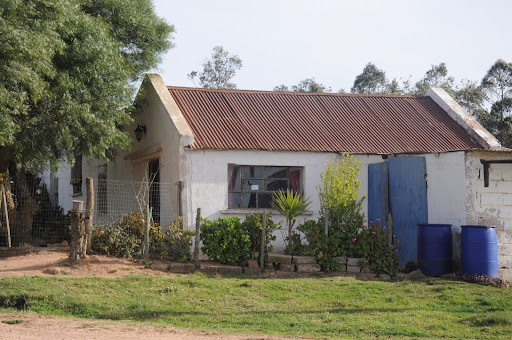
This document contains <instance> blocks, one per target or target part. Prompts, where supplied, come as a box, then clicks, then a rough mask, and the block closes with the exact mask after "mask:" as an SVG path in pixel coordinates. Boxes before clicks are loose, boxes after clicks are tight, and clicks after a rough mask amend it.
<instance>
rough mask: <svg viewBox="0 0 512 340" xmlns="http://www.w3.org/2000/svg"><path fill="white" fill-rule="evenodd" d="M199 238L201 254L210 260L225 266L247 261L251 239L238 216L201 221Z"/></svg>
mask: <svg viewBox="0 0 512 340" xmlns="http://www.w3.org/2000/svg"><path fill="white" fill-rule="evenodd" d="M200 237H201V241H202V243H203V246H202V247H201V250H202V252H203V253H205V254H207V255H208V258H210V259H212V260H217V261H219V262H220V263H227V264H235V263H243V262H245V261H247V260H249V256H250V252H251V239H250V236H249V235H248V234H247V233H246V232H245V230H244V228H243V226H242V223H241V222H240V218H239V217H238V216H234V217H224V218H220V217H219V218H218V219H217V220H215V221H209V220H203V224H202V225H201V235H200Z"/></svg>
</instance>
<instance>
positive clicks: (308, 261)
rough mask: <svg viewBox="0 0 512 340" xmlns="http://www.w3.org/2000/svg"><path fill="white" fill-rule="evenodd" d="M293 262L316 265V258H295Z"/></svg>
mask: <svg viewBox="0 0 512 340" xmlns="http://www.w3.org/2000/svg"><path fill="white" fill-rule="evenodd" d="M293 261H294V262H295V263H296V264H299V265H300V264H316V258H315V257H313V256H294V257H293Z"/></svg>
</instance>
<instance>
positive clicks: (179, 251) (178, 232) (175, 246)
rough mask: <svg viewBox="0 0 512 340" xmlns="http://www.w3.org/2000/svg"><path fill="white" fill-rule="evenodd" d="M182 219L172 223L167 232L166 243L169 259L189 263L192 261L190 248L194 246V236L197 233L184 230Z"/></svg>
mask: <svg viewBox="0 0 512 340" xmlns="http://www.w3.org/2000/svg"><path fill="white" fill-rule="evenodd" d="M180 223H181V217H179V218H177V219H176V220H174V221H173V222H170V223H169V224H168V226H167V229H166V230H165V241H166V244H167V251H168V253H167V254H166V255H167V256H166V257H167V258H169V259H170V260H172V261H177V262H187V261H190V260H191V256H190V246H191V245H192V236H194V235H195V232H193V231H190V230H183V228H182V227H181V225H180Z"/></svg>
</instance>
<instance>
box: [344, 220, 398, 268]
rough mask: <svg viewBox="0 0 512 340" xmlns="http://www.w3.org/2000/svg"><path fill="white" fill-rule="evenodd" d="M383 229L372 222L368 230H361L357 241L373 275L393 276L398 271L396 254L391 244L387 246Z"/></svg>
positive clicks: (386, 237) (386, 238)
mask: <svg viewBox="0 0 512 340" xmlns="http://www.w3.org/2000/svg"><path fill="white" fill-rule="evenodd" d="M385 228H386V227H382V226H381V225H380V223H379V222H378V221H377V222H373V223H371V224H370V225H369V226H368V228H362V230H361V232H360V233H359V235H358V236H359V238H358V239H357V241H359V243H360V244H361V248H362V249H363V251H364V254H363V255H364V257H365V259H366V261H367V263H368V266H369V267H370V269H371V270H372V271H373V272H374V273H376V274H382V273H384V274H389V275H391V276H395V275H396V274H397V273H398V269H399V266H398V253H397V251H396V250H395V247H394V246H393V245H392V244H388V236H387V231H386V230H385ZM357 241H356V242H357ZM394 241H395V242H398V241H396V240H394ZM354 243H355V242H354Z"/></svg>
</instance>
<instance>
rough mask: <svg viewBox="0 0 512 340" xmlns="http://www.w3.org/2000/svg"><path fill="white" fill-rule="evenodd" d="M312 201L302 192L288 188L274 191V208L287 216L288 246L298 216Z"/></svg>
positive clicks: (272, 203)
mask: <svg viewBox="0 0 512 340" xmlns="http://www.w3.org/2000/svg"><path fill="white" fill-rule="evenodd" d="M310 204H311V201H310V200H309V198H305V197H304V194H303V193H302V192H295V191H293V190H290V189H287V190H286V191H284V190H279V191H276V192H274V195H273V196H272V202H271V205H272V208H274V209H276V210H277V211H278V212H280V213H282V214H283V215H285V217H286V223H287V224H288V248H291V247H290V246H291V240H292V228H293V225H294V224H295V219H296V218H297V216H299V215H301V214H303V213H304V212H305V211H306V210H308V208H309V205H310Z"/></svg>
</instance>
